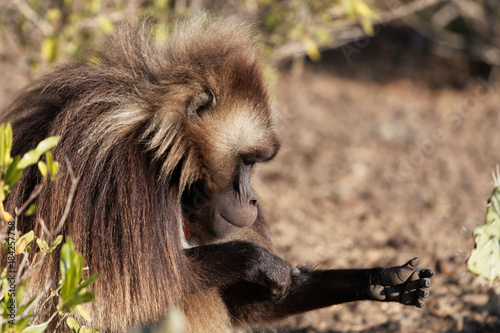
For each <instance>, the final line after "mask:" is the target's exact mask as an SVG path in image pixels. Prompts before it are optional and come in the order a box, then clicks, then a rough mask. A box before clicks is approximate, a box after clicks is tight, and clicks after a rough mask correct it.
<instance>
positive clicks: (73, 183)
mask: <svg viewBox="0 0 500 333" xmlns="http://www.w3.org/2000/svg"><path fill="white" fill-rule="evenodd" d="M64 161H66V165H67V166H68V172H69V176H70V177H71V189H70V190H69V194H68V200H67V201H66V207H65V208H64V213H63V216H62V217H61V220H59V224H58V226H57V228H56V229H55V230H54V231H53V233H52V234H53V235H57V234H58V233H59V231H61V229H62V227H63V226H64V223H65V222H66V219H67V218H68V215H69V210H70V208H71V203H72V202H73V197H74V196H75V192H76V186H77V184H78V179H77V178H76V177H75V174H74V173H73V169H72V168H71V163H70V162H69V159H68V157H67V156H64Z"/></svg>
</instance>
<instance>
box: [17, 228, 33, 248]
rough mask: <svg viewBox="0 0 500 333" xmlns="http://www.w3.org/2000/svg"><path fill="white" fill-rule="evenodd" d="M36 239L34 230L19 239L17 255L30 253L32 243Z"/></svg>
mask: <svg viewBox="0 0 500 333" xmlns="http://www.w3.org/2000/svg"><path fill="white" fill-rule="evenodd" d="M34 239H35V233H34V232H33V230H31V231H30V232H27V233H25V234H24V235H22V236H21V237H19V239H18V240H17V241H16V254H21V253H24V252H30V251H31V243H33V240H34Z"/></svg>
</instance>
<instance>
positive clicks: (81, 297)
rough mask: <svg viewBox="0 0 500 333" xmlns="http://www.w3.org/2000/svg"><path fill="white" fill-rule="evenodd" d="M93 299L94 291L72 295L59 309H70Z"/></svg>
mask: <svg viewBox="0 0 500 333" xmlns="http://www.w3.org/2000/svg"><path fill="white" fill-rule="evenodd" d="M93 300H94V293H93V292H90V291H87V292H84V293H81V294H77V295H72V296H71V297H70V298H69V299H68V300H67V301H66V302H64V303H63V305H62V307H61V310H71V309H73V308H74V307H75V306H77V305H80V304H83V303H89V302H92V301H93Z"/></svg>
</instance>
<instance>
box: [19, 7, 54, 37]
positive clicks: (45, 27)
mask: <svg viewBox="0 0 500 333" xmlns="http://www.w3.org/2000/svg"><path fill="white" fill-rule="evenodd" d="M13 2H14V5H15V6H16V7H17V9H18V10H19V11H20V12H21V13H22V14H23V15H24V16H25V17H26V18H27V19H28V20H30V21H31V22H32V23H33V24H34V25H35V26H36V27H37V28H38V29H40V30H41V31H42V32H43V34H44V35H45V36H50V35H51V34H52V33H53V32H54V29H53V28H52V26H51V25H50V24H49V22H47V21H45V20H44V19H42V18H41V17H40V16H39V15H38V14H37V13H36V12H35V11H34V10H33V9H31V7H30V6H28V4H26V3H25V2H24V1H22V0H13Z"/></svg>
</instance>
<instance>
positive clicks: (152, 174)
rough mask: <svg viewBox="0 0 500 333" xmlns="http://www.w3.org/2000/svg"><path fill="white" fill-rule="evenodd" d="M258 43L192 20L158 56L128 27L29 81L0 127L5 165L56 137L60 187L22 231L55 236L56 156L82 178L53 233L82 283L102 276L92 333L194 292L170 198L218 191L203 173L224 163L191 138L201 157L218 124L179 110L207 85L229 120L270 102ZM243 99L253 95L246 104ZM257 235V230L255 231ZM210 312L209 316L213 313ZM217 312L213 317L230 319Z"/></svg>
mask: <svg viewBox="0 0 500 333" xmlns="http://www.w3.org/2000/svg"><path fill="white" fill-rule="evenodd" d="M255 40H256V39H255V34H254V32H253V29H252V28H251V27H250V26H249V25H248V24H246V23H242V22H240V21H237V20H233V19H225V20H217V19H209V18H207V16H205V15H200V16H198V17H196V18H194V19H191V20H188V21H185V22H183V23H181V24H179V25H178V26H177V28H176V29H175V30H174V31H173V33H172V35H171V37H170V39H169V41H168V43H167V45H166V46H165V47H162V48H159V47H157V45H156V44H155V42H154V39H152V38H151V37H150V36H149V35H148V33H147V25H137V24H134V25H131V26H130V25H129V26H126V27H123V28H122V29H120V31H119V32H118V33H117V34H116V35H115V36H114V37H113V38H112V39H111V40H110V41H109V42H108V44H106V45H105V47H104V50H105V52H103V53H101V54H100V56H99V57H98V61H95V59H94V58H93V60H92V61H89V62H87V61H83V62H79V63H72V64H65V65H62V66H59V67H56V68H55V69H53V70H52V71H51V72H49V73H48V74H45V75H43V76H41V77H40V78H39V79H37V80H35V81H34V82H32V83H31V84H30V85H29V86H28V87H27V88H26V90H25V91H24V92H23V93H22V94H21V95H20V96H19V97H18V98H17V100H16V101H15V102H14V103H13V104H12V105H11V106H10V107H9V108H8V110H7V112H6V114H5V116H4V118H3V121H9V122H11V123H12V125H13V132H14V147H13V154H22V153H24V152H26V151H27V150H28V149H32V148H34V147H35V146H36V144H37V142H38V141H40V140H41V139H43V138H45V137H48V136H51V135H60V136H61V137H62V139H61V142H60V144H59V145H58V147H57V148H55V149H54V154H55V156H56V158H57V159H58V160H60V161H61V164H62V170H61V172H60V175H59V179H58V180H57V181H56V182H50V183H49V184H48V185H47V186H46V187H45V188H44V189H43V191H42V192H41V194H40V195H39V197H38V200H37V205H38V209H37V212H36V214H35V216H33V217H30V218H26V217H20V220H19V229H20V230H21V231H22V232H26V231H28V230H31V229H34V230H35V233H36V234H38V235H41V234H42V229H41V226H40V223H38V222H37V220H39V219H43V221H44V222H45V223H46V224H47V226H48V227H49V228H52V229H54V228H55V227H56V225H57V223H58V221H59V220H60V218H61V216H62V214H63V211H64V206H65V203H66V200H67V197H68V192H69V191H68V190H69V188H70V182H71V179H70V176H69V174H68V172H67V167H66V165H65V163H63V162H62V161H63V159H64V157H67V158H68V160H69V161H70V163H71V166H72V167H73V169H75V173H76V177H77V178H78V179H79V183H78V187H77V190H76V193H75V196H74V200H73V205H72V208H71V211H70V215H69V218H68V220H67V221H66V224H65V226H64V228H63V230H62V233H63V234H64V235H69V236H71V237H72V239H73V241H74V243H75V246H76V249H77V250H78V251H81V252H82V253H83V255H84V261H85V264H86V265H88V267H89V270H88V271H87V272H88V273H89V274H92V273H99V274H101V278H100V279H99V280H98V281H97V282H96V283H95V285H94V287H93V291H94V292H95V294H96V299H95V301H94V302H93V304H92V306H91V307H90V310H91V311H90V313H91V317H92V322H91V324H89V326H92V327H99V328H101V329H104V331H106V332H107V331H113V332H123V331H125V330H126V328H127V327H130V326H133V325H136V324H138V323H140V324H142V325H144V324H153V323H157V322H158V321H160V320H161V319H162V318H163V316H164V315H165V314H166V310H167V309H168V308H169V307H171V306H174V305H183V304H184V305H186V304H185V303H186V295H187V294H189V295H191V296H189V297H193V298H196V297H197V296H196V295H195V292H196V290H199V289H200V288H201V285H200V283H199V281H198V279H197V276H196V275H195V274H194V273H193V272H192V271H191V266H190V264H189V263H188V261H187V259H186V257H185V255H184V253H183V251H182V246H181V241H180V236H179V232H178V231H179V230H180V225H179V224H180V223H181V217H180V215H181V212H180V203H179V200H178V199H179V194H180V193H181V192H182V191H183V190H184V189H185V188H186V187H187V186H189V185H190V184H191V183H192V182H194V181H195V180H198V179H204V180H205V181H206V182H207V183H209V184H210V183H217V182H218V181H219V180H218V179H212V178H211V177H212V176H211V175H210V174H208V172H209V170H217V169H220V168H224V167H225V166H223V165H220V163H221V162H219V161H224V158H225V156H224V154H225V152H224V151H223V150H224V149H225V147H221V145H224V142H223V140H222V141H218V143H217V145H218V146H219V147H217V145H214V144H212V143H211V141H213V139H212V138H209V137H207V138H199V142H202V144H203V143H204V142H205V143H206V144H207V146H200V145H197V144H195V143H194V142H193V141H192V135H200V136H201V135H206V134H205V133H204V132H203V131H201V130H199V129H198V127H200V126H204V127H205V128H207V127H213V128H216V127H217V126H216V125H217V123H218V122H221V121H226V120H224V119H223V118H221V117H218V118H217V117H216V116H213V117H212V118H213V119H208V120H207V123H205V124H200V123H195V122H189V121H188V120H186V118H185V116H184V110H185V108H186V103H187V102H188V101H189V98H190V96H192V95H193V94H194V93H195V92H196V91H198V90H199V89H200V87H202V86H206V85H208V86H211V87H215V88H216V89H217V90H218V91H215V92H214V93H216V94H217V95H218V96H220V97H219V100H221V102H222V101H223V100H224V99H226V100H228V101H227V102H226V103H228V105H227V106H226V107H227V108H228V109H229V108H231V107H235V106H236V105H231V103H236V101H241V100H243V101H245V100H248V101H250V102H252V101H254V100H258V101H264V102H266V103H268V101H267V100H268V98H267V92H266V88H265V85H264V84H263V80H262V74H261V72H260V66H259V63H258V57H257V56H256V51H255ZM248 91H252V93H255V92H258V93H259V94H261V95H260V96H252V95H248V96H247V95H246V94H247V93H248ZM229 97H230V98H229ZM264 107H265V110H268V111H269V113H262V114H255V115H254V117H255V119H254V120H256V121H258V122H259V123H261V124H262V128H264V129H265V130H268V128H271V129H272V128H273V126H274V125H273V122H274V120H273V117H274V116H272V115H271V113H270V110H271V108H270V105H265V106H264ZM236 116H237V115H231V114H229V113H226V114H225V116H224V117H226V118H228V117H236ZM227 121H230V120H227ZM258 130H259V129H257V131H258ZM208 135H211V136H215V137H217V136H223V135H224V133H217V132H215V133H214V131H209V132H208ZM265 135H268V134H267V133H265ZM265 135H264V136H265ZM271 135H272V136H273V137H274V136H275V135H274V133H271ZM219 139H220V138H219ZM259 140H265V138H263V139H262V138H261V139H259ZM200 150H204V151H205V155H204V156H202V155H201V154H200ZM221 155H222V156H221ZM36 174H37V172H36V170H35V169H34V168H31V169H30V170H29V172H27V173H26V174H25V175H24V176H23V178H22V179H21V180H20V182H19V184H18V185H17V186H16V187H15V189H14V190H13V191H12V193H11V194H10V195H9V197H8V200H7V204H6V208H7V209H8V210H10V211H14V207H18V206H20V204H21V203H23V202H24V201H25V200H26V199H27V197H28V195H29V194H30V192H31V191H32V190H33V188H34V186H35V184H37V183H39V182H40V177H38V176H36ZM259 228H260V229H262V228H265V227H262V226H256V227H255V228H254V229H255V230H258V229H259ZM262 230H263V229H262ZM261 237H263V238H264V239H267V236H266V235H263V236H261ZM58 260H59V257H58V256H57V255H52V256H50V257H47V260H46V261H45V263H44V265H43V266H42V267H41V268H40V271H39V272H37V274H36V276H38V277H43V278H34V279H32V281H31V284H30V290H31V293H32V294H36V293H37V292H38V291H39V290H41V288H42V287H43V286H44V285H45V284H46V283H47V281H48V280H49V279H52V280H53V281H58V280H59V278H60V277H59V275H58V269H59V262H58ZM193 295H194V296H193ZM200 297H202V298H203V297H204V298H206V297H209V296H200ZM210 297H211V298H217V297H219V296H218V295H217V293H215V295H213V293H212V296H210ZM210 297H209V298H210ZM212 303H215V304H217V303H220V304H222V301H218V302H212ZM197 304H198V305H197V306H198V307H203V305H201V304H200V302H197ZM187 307H189V304H188V305H187ZM193 311H194V310H193ZM193 311H191V312H193ZM209 311H212V316H213V315H216V316H217V312H219V313H220V311H221V309H220V306H219V307H217V306H216V307H215V308H213V309H211V310H209ZM222 311H223V313H222V318H224V317H225V316H226V317H227V315H225V314H224V311H225V310H223V309H222ZM195 312H196V311H195ZM187 313H188V316H189V313H190V312H189V311H187ZM197 320H198V321H200V320H201V321H202V322H203V320H205V321H207V319H206V318H205V319H204V317H199V318H198V319H197ZM213 320H214V318H213V317H212V318H211V319H210V321H213ZM222 321H223V322H224V320H222ZM225 321H226V322H227V319H226V320H225ZM205 324H207V323H205ZM198 326H203V323H202V324H199V325H198ZM207 329H208V326H207Z"/></svg>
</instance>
